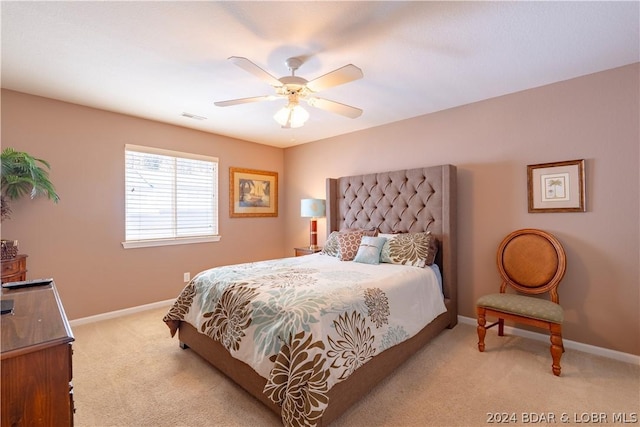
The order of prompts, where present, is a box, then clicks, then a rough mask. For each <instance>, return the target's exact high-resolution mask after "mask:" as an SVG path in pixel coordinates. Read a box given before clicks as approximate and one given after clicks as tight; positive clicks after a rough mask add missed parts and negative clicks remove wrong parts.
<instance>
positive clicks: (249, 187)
mask: <svg viewBox="0 0 640 427" xmlns="http://www.w3.org/2000/svg"><path fill="white" fill-rule="evenodd" d="M229 216H230V217H231V218H247V217H270V216H276V217H277V216H278V173H277V172H268V171H260V170H254V169H243V168H235V167H232V168H229Z"/></svg>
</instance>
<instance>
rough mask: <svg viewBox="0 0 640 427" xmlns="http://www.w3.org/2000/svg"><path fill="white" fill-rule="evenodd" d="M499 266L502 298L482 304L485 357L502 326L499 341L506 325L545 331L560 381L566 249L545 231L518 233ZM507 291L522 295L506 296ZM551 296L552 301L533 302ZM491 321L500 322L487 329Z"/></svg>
mask: <svg viewBox="0 0 640 427" xmlns="http://www.w3.org/2000/svg"><path fill="white" fill-rule="evenodd" d="M497 263H498V271H499V272H500V276H501V277H502V285H500V293H499V294H490V295H484V296H482V297H480V298H479V299H478V302H477V304H476V311H477V314H478V328H477V329H478V350H480V351H481V352H482V351H484V337H485V335H486V333H487V329H489V328H491V327H493V326H495V325H498V335H499V336H503V335H504V321H505V319H507V320H511V321H514V322H516V323H524V324H527V325H531V326H535V327H539V328H544V329H546V330H548V331H549V333H550V334H551V357H552V358H553V365H552V369H553V373H554V375H557V376H559V375H560V357H561V356H562V353H563V352H564V346H563V344H562V321H563V318H564V312H563V310H562V307H561V306H560V305H559V304H558V289H557V288H558V285H559V284H560V281H561V280H562V277H563V276H564V273H565V270H566V266H567V259H566V256H565V252H564V248H563V247H562V245H561V244H560V242H559V241H558V239H556V238H555V237H554V236H553V235H551V234H549V233H547V232H545V231H542V230H536V229H530V228H529V229H523V230H517V231H514V232H513V233H511V234H509V235H508V236H507V237H505V238H504V240H503V241H502V243H501V244H500V246H499V248H498V257H497ZM507 285H509V286H511V287H512V288H514V289H515V290H516V291H517V293H506V288H507ZM546 292H548V293H549V294H550V297H551V301H549V300H548V299H543V298H537V297H534V296H531V295H535V294H542V293H546ZM486 316H492V317H497V318H498V321H497V322H495V323H493V324H491V325H489V326H485V324H486Z"/></svg>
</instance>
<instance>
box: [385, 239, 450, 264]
mask: <svg viewBox="0 0 640 427" xmlns="http://www.w3.org/2000/svg"><path fill="white" fill-rule="evenodd" d="M387 236H389V237H387ZM383 237H387V240H386V242H385V244H384V246H383V247H382V251H381V253H380V262H387V263H391V264H403V265H412V266H415V267H424V266H427V265H431V264H433V262H434V260H435V258H436V252H437V250H438V246H437V244H436V239H435V237H434V236H433V235H432V234H431V232H430V231H427V232H426V233H405V234H391V235H383Z"/></svg>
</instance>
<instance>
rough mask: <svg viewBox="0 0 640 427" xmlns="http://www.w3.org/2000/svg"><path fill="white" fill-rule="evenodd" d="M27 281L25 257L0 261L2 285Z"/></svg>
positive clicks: (21, 255)
mask: <svg viewBox="0 0 640 427" xmlns="http://www.w3.org/2000/svg"><path fill="white" fill-rule="evenodd" d="M21 280H27V255H24V254H19V255H17V256H16V257H15V258H9V259H3V260H2V283H6V282H18V281H21Z"/></svg>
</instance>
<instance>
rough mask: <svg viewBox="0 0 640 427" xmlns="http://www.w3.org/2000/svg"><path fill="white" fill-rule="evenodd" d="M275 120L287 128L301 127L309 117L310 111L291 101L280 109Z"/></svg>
mask: <svg viewBox="0 0 640 427" xmlns="http://www.w3.org/2000/svg"><path fill="white" fill-rule="evenodd" d="M273 118H274V120H275V121H276V122H278V123H279V124H280V126H282V127H285V128H299V127H301V126H302V125H304V123H305V122H306V121H307V120H308V119H309V113H308V112H307V110H305V109H304V108H302V107H301V106H300V104H298V103H293V102H290V103H289V104H287V106H286V107H283V108H282V109H280V110H279V111H278V112H277V113H276V114H275V116H273Z"/></svg>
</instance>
